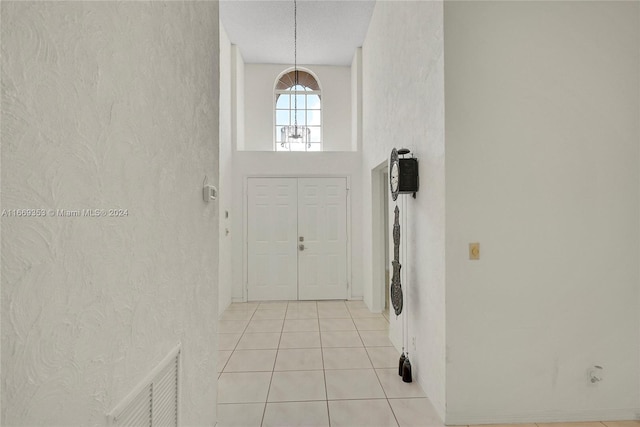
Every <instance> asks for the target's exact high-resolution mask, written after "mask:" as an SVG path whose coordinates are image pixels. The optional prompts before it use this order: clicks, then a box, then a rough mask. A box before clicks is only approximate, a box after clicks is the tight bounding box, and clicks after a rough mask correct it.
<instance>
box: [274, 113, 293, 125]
mask: <svg viewBox="0 0 640 427" xmlns="http://www.w3.org/2000/svg"><path fill="white" fill-rule="evenodd" d="M288 124H290V122H289V110H276V126H279V125H288Z"/></svg>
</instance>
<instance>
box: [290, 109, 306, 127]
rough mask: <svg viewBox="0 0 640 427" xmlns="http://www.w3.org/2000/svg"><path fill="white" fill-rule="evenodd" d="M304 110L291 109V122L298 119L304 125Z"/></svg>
mask: <svg viewBox="0 0 640 427" xmlns="http://www.w3.org/2000/svg"><path fill="white" fill-rule="evenodd" d="M304 118H305V115H304V110H298V111H295V112H294V111H291V124H294V123H296V122H295V120H296V119H297V120H298V122H297V123H298V124H299V125H301V126H304Z"/></svg>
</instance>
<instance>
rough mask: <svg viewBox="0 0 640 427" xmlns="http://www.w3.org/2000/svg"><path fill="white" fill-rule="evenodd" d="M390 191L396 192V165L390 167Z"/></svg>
mask: <svg viewBox="0 0 640 427" xmlns="http://www.w3.org/2000/svg"><path fill="white" fill-rule="evenodd" d="M390 179H391V191H392V192H393V193H395V192H396V191H398V164H397V163H394V164H393V165H391V177H390Z"/></svg>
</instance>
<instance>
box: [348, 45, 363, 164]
mask: <svg viewBox="0 0 640 427" xmlns="http://www.w3.org/2000/svg"><path fill="white" fill-rule="evenodd" d="M351 151H362V48H361V47H359V48H357V49H356V51H355V53H354V55H353V61H351Z"/></svg>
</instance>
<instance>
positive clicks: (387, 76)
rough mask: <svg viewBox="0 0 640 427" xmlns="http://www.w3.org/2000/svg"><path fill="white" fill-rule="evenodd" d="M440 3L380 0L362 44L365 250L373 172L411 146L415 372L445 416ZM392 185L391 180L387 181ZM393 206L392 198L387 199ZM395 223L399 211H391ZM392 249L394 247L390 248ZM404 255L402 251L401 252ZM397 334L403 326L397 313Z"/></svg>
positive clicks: (396, 336) (366, 248) (366, 249)
mask: <svg viewBox="0 0 640 427" xmlns="http://www.w3.org/2000/svg"><path fill="white" fill-rule="evenodd" d="M442 14H443V7H442V2H437V1H432V2H431V1H429V2H404V1H402V2H386V1H380V2H377V4H376V7H375V10H374V13H373V17H372V20H371V24H370V26H369V32H368V33H367V38H366V40H365V43H364V46H363V49H362V58H363V64H362V68H363V69H362V73H363V89H362V90H363V101H362V103H363V124H362V127H363V142H362V145H363V164H362V173H363V175H362V176H363V183H362V187H363V188H364V189H366V190H365V191H364V192H363V204H362V206H363V211H362V220H361V223H362V225H361V226H362V227H363V230H364V232H363V253H364V254H371V251H372V239H371V232H370V230H372V227H373V225H372V213H371V209H370V206H372V198H371V190H370V189H371V171H372V169H374V168H376V167H377V166H378V165H380V164H381V163H382V162H384V161H386V160H387V159H388V158H389V155H390V153H391V149H392V148H393V147H397V148H400V147H407V148H409V149H411V150H412V152H413V153H414V154H415V155H416V157H418V159H419V161H420V163H419V167H420V171H419V172H420V191H419V193H418V194H417V199H413V198H411V197H410V196H408V195H403V196H400V198H399V199H398V204H399V205H400V206H402V203H403V200H405V201H406V204H407V209H406V210H407V222H406V224H404V226H405V228H404V230H405V232H404V234H403V239H407V243H408V254H409V255H408V258H407V259H406V261H404V262H403V270H404V271H405V272H406V278H407V279H406V280H405V282H404V283H403V286H405V287H408V288H409V293H410V297H409V299H408V304H407V313H408V316H409V319H408V320H409V332H408V333H409V336H415V337H416V349H415V350H414V349H413V348H411V349H410V351H411V361H412V366H413V369H414V372H415V374H414V378H416V379H417V380H418V381H419V382H420V384H421V385H422V387H423V388H424V389H425V392H426V393H427V395H428V396H429V398H430V399H431V400H432V402H433V404H434V407H435V408H436V409H437V410H438V412H439V414H440V416H442V417H444V410H445V324H444V321H445V300H444V280H445V277H444V250H445V248H444V92H443V91H444V71H443V65H444V60H443V39H442V31H443V28H442V26H443V15H442ZM386 188H388V186H386ZM389 200H390V202H391V204H392V206H391V209H392V208H393V205H394V204H393V202H392V201H391V199H389ZM390 220H391V222H393V214H390ZM392 253H393V252H392ZM403 256H404V255H403V254H401V259H402V257H403ZM371 259H372V258H371V256H363V267H362V270H363V283H364V284H365V288H364V296H365V301H366V302H367V303H368V304H371V301H372V296H373V295H372V290H371V283H372V271H373V266H372V261H371ZM391 338H392V340H393V341H394V343H399V342H400V341H401V328H400V324H399V322H398V321H396V319H395V316H392V318H391Z"/></svg>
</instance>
